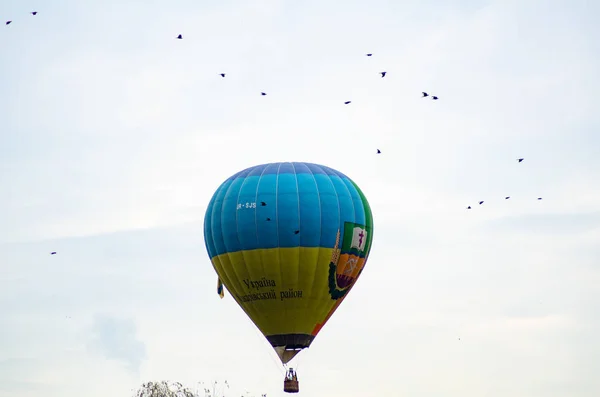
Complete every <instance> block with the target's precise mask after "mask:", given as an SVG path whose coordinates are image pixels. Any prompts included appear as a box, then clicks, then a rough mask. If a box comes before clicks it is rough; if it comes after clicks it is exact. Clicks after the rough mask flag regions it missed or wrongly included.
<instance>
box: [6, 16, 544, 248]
mask: <svg viewBox="0 0 600 397" xmlns="http://www.w3.org/2000/svg"><path fill="white" fill-rule="evenodd" d="M30 14H31V15H34V16H35V15H37V11H31V12H30ZM11 23H12V20H9V21H6V25H10V24H11ZM175 38H176V39H177V40H183V35H182V34H179V35H177V36H176V37H175ZM365 55H366V56H368V57H372V56H373V54H372V53H368V54H365ZM379 74H380V75H381V78H384V77H385V76H386V75H387V72H386V71H383V72H379ZM219 75H220V76H221V77H222V78H225V76H226V75H227V74H226V73H219ZM260 95H261V96H265V95H267V93H266V92H261V93H260ZM422 98H431V99H432V100H434V101H437V100H438V99H439V97H438V96H436V95H430V94H429V93H427V92H425V91H423V92H422ZM351 103H352V101H345V102H344V105H349V104H351ZM377 154H381V150H380V149H377ZM523 160H524V158H519V159H517V161H518V162H519V163H521V162H523ZM504 199H505V200H508V199H510V196H506V197H505V198H504ZM537 199H538V200H542V198H541V197H538V198H537ZM483 203H484V200H481V201H479V205H482V204H483ZM262 205H266V204H265V203H262ZM472 208H473V207H472V206H470V205H469V206H467V209H468V210H470V209H472ZM267 221H270V219H268V218H267ZM294 233H295V234H298V233H300V231H299V230H296V231H294ZM50 254H51V255H56V252H54V251H53V252H51V253H50Z"/></svg>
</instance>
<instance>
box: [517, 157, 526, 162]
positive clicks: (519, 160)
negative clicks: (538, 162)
mask: <svg viewBox="0 0 600 397" xmlns="http://www.w3.org/2000/svg"><path fill="white" fill-rule="evenodd" d="M523 160H525V159H523V158H521V159H518V160H517V161H518V162H519V163H521V162H522V161H523Z"/></svg>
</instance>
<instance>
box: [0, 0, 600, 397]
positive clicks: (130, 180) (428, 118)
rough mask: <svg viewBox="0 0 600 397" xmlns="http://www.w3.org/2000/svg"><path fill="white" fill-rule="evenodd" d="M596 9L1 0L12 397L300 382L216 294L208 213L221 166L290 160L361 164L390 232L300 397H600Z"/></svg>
mask: <svg viewBox="0 0 600 397" xmlns="http://www.w3.org/2000/svg"><path fill="white" fill-rule="evenodd" d="M33 10H37V11H39V13H38V14H37V15H36V16H32V15H29V14H28V12H30V11H33ZM598 15H600V3H599V2H594V1H584V0H571V1H566V0H565V1H553V0H546V1H542V0H539V1H536V0H521V1H518V0H497V1H475V0H465V1H454V2H448V1H434V0H424V1H411V2H408V1H400V0H396V1H392V0H372V1H370V2H365V1H356V0H350V1H343V2H342V1H339V2H335V1H328V0H321V1H317V0H306V1H301V2H298V1H295V2H294V1H292V2H290V1H283V0H254V1H241V0H237V1H236V0H219V1H217V0H208V1H204V2H198V1H192V0H180V1H167V0H155V1H151V2H149V1H141V0H139V1H134V0H129V1H125V0H106V1H103V2H97V1H91V0H87V1H81V0H77V1H76V0H55V1H42V0H38V1H23V0H0V19H2V22H3V21H4V20H12V21H13V23H12V24H10V25H9V26H5V25H4V24H3V23H2V25H0V186H2V188H1V189H0V396H1V397H33V396H39V395H41V394H42V393H43V395H44V396H47V397H76V396H77V397H80V396H85V397H106V396H115V397H117V396H125V397H127V396H130V395H131V389H134V388H136V387H137V386H139V385H140V384H141V383H142V382H145V381H149V380H161V379H170V380H176V381H181V382H183V383H185V384H187V385H189V386H190V387H192V388H195V387H196V386H197V384H198V382H204V383H205V384H211V383H212V382H214V381H217V382H219V383H222V382H224V380H228V383H229V384H230V385H231V389H230V390H229V392H230V393H229V395H231V396H236V397H237V396H240V395H242V394H243V393H245V392H246V391H248V392H250V395H252V394H254V395H260V394H262V393H267V395H268V396H283V395H284V393H283V391H282V381H283V373H282V369H281V366H280V365H278V361H277V358H276V355H275V353H274V352H273V351H272V349H271V347H270V345H269V344H268V343H267V341H266V340H265V339H264V338H263V337H262V335H261V334H260V333H259V332H258V330H257V329H256V328H255V327H254V325H253V324H252V323H251V322H250V320H249V319H247V317H246V315H245V314H244V313H243V312H242V310H241V309H240V308H239V307H238V306H237V305H236V303H235V302H234V301H233V299H232V298H231V296H229V294H228V293H226V297H225V299H223V300H220V299H219V297H218V295H217V294H216V290H215V288H216V281H217V278H216V274H215V272H214V270H213V269H212V266H211V264H210V261H209V259H208V255H207V253H206V249H205V247H204V240H203V226H202V222H203V217H204V211H205V209H206V206H207V204H208V201H209V200H210V198H211V196H212V194H213V192H214V191H215V189H216V188H217V187H218V185H219V184H220V183H221V182H222V181H223V180H225V179H226V178H227V177H229V176H230V175H231V174H233V173H235V172H236V171H239V170H241V169H243V168H246V167H249V166H252V165H256V164H261V163H267V162H272V161H308V162H315V163H320V164H324V165H327V166H330V167H333V168H335V169H337V170H339V171H341V172H343V173H345V174H346V175H348V176H349V177H351V178H352V179H353V180H354V181H355V182H356V183H357V184H358V185H359V186H360V187H361V188H362V190H363V192H364V193H365V195H366V197H367V199H368V200H369V202H370V204H371V207H372V210H373V215H374V222H375V233H374V240H373V249H372V251H371V256H370V257H369V262H368V264H367V266H366V270H365V271H364V272H363V274H362V276H361V278H360V280H359V281H358V282H357V284H356V286H355V288H354V289H353V290H352V293H351V294H350V295H349V297H348V299H346V300H345V301H344V303H343V304H342V305H341V307H340V309H339V310H338V311H337V312H336V314H335V315H334V316H333V318H332V319H331V320H330V321H329V323H328V324H327V326H326V327H325V328H324V329H323V331H322V332H321V333H320V334H319V336H318V337H317V338H316V340H315V342H314V343H313V344H312V346H311V347H310V349H308V350H306V351H304V352H302V353H301V354H300V355H299V356H298V360H299V363H298V364H299V367H298V369H299V371H298V374H299V377H300V381H301V383H300V388H301V393H302V394H303V395H305V396H311V397H325V396H327V397H338V396H340V397H341V396H344V397H359V396H360V397H362V396H375V395H383V396H411V397H434V396H435V397H439V396H444V397H459V396H460V397H480V396H486V397H506V396H511V397H596V396H598V395H599V394H600V376H598V373H600V360H599V357H600V342H599V340H598V335H599V334H600V317H599V316H598V313H600V289H599V288H598V286H599V285H600V135H599V133H598V131H599V128H600V116H599V113H598V99H597V95H598V92H599V91H600V78H599V77H598V76H599V75H598V71H599V70H600V40H598V37H600V27H599V26H598V24H597V16H598ZM178 34H182V35H183V40H176V39H175V36H177V35H178ZM368 52H370V53H373V56H372V57H366V56H365V54H366V53H368ZM381 71H387V72H388V73H387V76H386V77H385V78H383V79H382V78H381V77H380V75H379V74H378V73H379V72H381ZM222 72H224V73H227V77H226V78H224V79H223V78H221V77H220V76H219V73H222ZM261 91H264V92H266V93H267V94H268V95H267V96H261V95H260V92H261ZM421 91H427V92H429V93H431V94H433V95H438V96H439V98H440V99H439V100H438V101H432V100H430V99H429V98H425V99H423V98H421ZM344 101H352V103H351V104H350V105H344ZM377 148H379V149H381V151H382V154H380V155H376V154H375V153H376V149H377ZM519 157H524V158H525V160H524V161H523V162H522V163H518V162H517V160H516V159H517V158H519ZM505 196H511V199H510V200H504V197H505ZM538 197H543V200H541V201H539V200H537V198H538ZM480 200H485V203H484V204H483V205H478V204H477V202H478V201H480ZM468 205H472V206H473V209H472V210H470V211H469V210H466V206H468ZM51 251H57V252H58V254H57V255H52V256H51V255H50V254H49V253H50V252H51ZM219 383H218V384H219Z"/></svg>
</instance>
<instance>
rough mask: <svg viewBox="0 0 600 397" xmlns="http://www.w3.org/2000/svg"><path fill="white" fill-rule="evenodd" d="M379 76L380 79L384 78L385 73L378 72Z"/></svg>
mask: <svg viewBox="0 0 600 397" xmlns="http://www.w3.org/2000/svg"><path fill="white" fill-rule="evenodd" d="M379 74H380V75H381V78H384V77H385V75H386V74H387V72H379Z"/></svg>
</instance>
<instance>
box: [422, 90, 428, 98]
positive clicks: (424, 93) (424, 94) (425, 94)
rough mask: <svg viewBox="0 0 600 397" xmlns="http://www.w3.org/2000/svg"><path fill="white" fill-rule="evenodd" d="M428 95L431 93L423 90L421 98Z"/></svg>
mask: <svg viewBox="0 0 600 397" xmlns="http://www.w3.org/2000/svg"><path fill="white" fill-rule="evenodd" d="M426 96H429V94H428V93H426V92H425V91H423V96H422V97H421V98H425V97H426Z"/></svg>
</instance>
